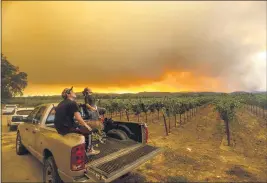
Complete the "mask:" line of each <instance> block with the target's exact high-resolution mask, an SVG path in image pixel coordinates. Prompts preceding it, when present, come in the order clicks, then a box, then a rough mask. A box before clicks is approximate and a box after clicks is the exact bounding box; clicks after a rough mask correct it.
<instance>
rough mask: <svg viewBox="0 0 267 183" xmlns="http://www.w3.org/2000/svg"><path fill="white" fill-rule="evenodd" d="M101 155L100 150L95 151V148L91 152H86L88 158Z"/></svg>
mask: <svg viewBox="0 0 267 183" xmlns="http://www.w3.org/2000/svg"><path fill="white" fill-rule="evenodd" d="M99 153H100V151H99V150H94V149H93V148H91V149H90V150H88V151H87V152H86V155H87V156H90V155H97V154H99Z"/></svg>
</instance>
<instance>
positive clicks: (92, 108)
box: [85, 96, 96, 111]
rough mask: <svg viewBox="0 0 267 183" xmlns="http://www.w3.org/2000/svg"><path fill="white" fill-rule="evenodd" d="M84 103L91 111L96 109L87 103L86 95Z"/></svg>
mask: <svg viewBox="0 0 267 183" xmlns="http://www.w3.org/2000/svg"><path fill="white" fill-rule="evenodd" d="M85 105H86V107H87V108H88V109H90V110H92V111H96V109H95V108H94V107H92V106H91V105H90V104H89V98H88V96H87V97H85Z"/></svg>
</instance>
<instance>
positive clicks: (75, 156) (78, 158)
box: [70, 144, 86, 171]
mask: <svg viewBox="0 0 267 183" xmlns="http://www.w3.org/2000/svg"><path fill="white" fill-rule="evenodd" d="M85 156H86V155H85V144H80V145H78V146H75V147H73V148H72V149H71V165H70V166H71V167H70V168H71V170H72V171H79V170H82V169H84V168H85Z"/></svg>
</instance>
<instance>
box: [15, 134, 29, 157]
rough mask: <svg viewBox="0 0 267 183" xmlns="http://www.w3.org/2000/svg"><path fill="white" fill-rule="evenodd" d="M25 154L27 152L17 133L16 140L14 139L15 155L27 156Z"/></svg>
mask: <svg viewBox="0 0 267 183" xmlns="http://www.w3.org/2000/svg"><path fill="white" fill-rule="evenodd" d="M27 152H28V151H27V149H26V148H25V146H24V145H23V144H22V142H21V136H20V134H19V132H18V133H17V138H16V153H17V155H23V154H27Z"/></svg>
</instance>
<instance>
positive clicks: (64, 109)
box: [54, 87, 100, 155]
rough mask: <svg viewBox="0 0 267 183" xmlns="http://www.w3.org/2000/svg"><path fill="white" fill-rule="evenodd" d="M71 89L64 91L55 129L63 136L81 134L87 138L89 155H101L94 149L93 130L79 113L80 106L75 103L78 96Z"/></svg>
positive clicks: (56, 115)
mask: <svg viewBox="0 0 267 183" xmlns="http://www.w3.org/2000/svg"><path fill="white" fill-rule="evenodd" d="M72 88H73V87H71V88H65V89H64V90H63V91H62V94H61V96H62V98H63V99H64V100H63V101H61V102H60V103H59V104H58V106H57V107H56V109H55V111H56V113H55V121H54V123H55V128H56V130H57V131H58V133H59V134H61V135H66V134H68V133H79V134H82V135H84V136H85V139H86V147H87V155H95V154H99V153H100V151H98V150H94V149H93V147H92V145H91V144H92V138H91V134H92V132H93V130H92V128H91V127H90V126H88V125H87V124H86V123H85V122H84V120H83V119H82V117H81V114H80V112H79V106H78V105H77V103H76V102H75V98H76V94H75V93H74V92H73V90H72ZM74 117H75V119H76V120H77V121H78V123H79V125H78V124H77V123H75V121H74Z"/></svg>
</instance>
